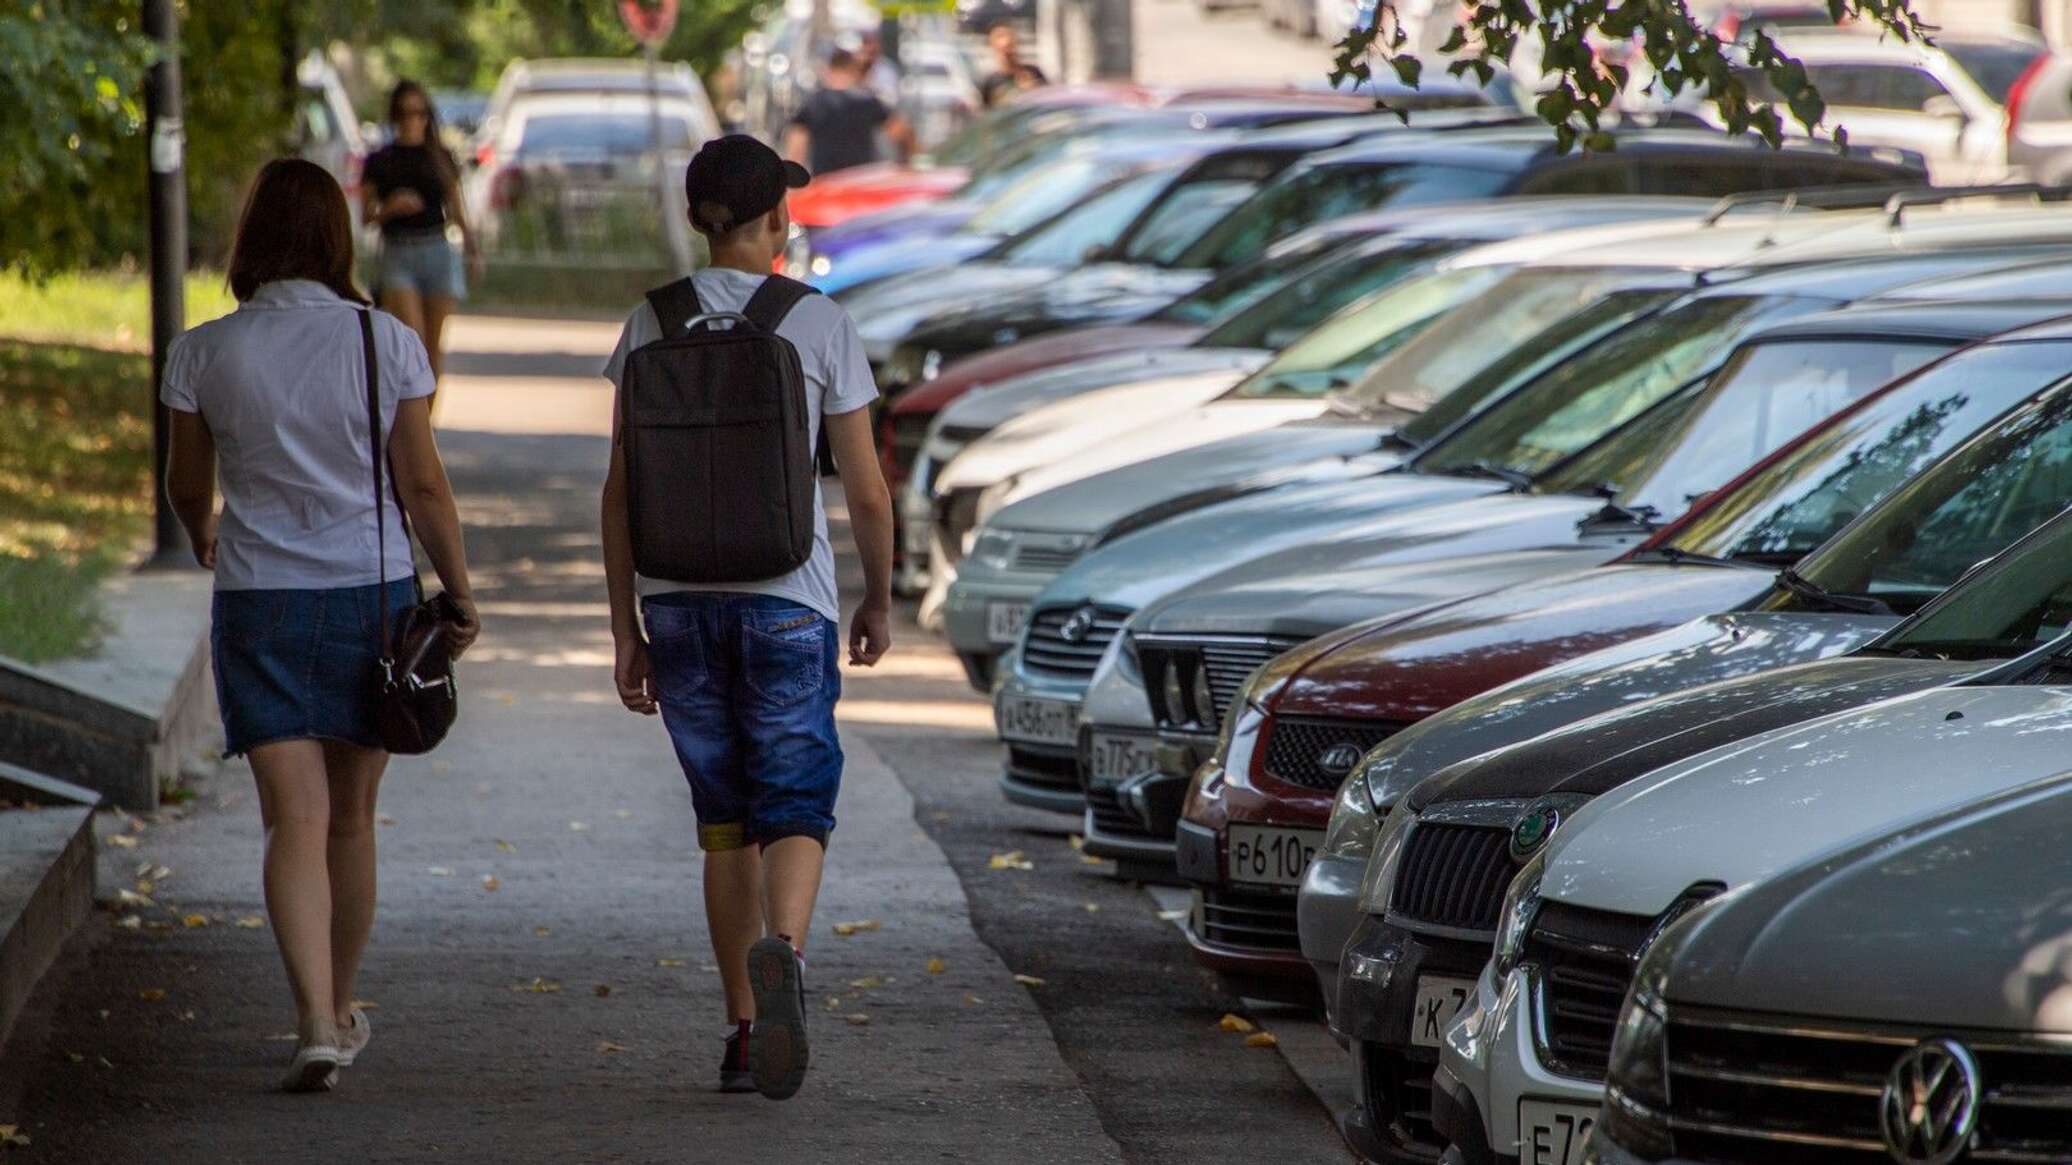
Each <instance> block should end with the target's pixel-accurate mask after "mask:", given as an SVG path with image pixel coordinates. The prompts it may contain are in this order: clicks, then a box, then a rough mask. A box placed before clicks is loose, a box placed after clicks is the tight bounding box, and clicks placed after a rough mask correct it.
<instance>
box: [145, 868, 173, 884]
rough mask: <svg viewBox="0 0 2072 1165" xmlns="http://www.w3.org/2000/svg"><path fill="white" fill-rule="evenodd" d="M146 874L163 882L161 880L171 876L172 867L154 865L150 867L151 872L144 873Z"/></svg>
mask: <svg viewBox="0 0 2072 1165" xmlns="http://www.w3.org/2000/svg"><path fill="white" fill-rule="evenodd" d="M146 876H147V877H151V878H155V879H157V880H158V881H161V882H163V881H165V880H166V879H167V878H170V877H172V876H173V870H172V867H170V866H154V867H152V870H151V873H150V874H148V875H146Z"/></svg>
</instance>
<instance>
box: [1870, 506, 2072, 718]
mask: <svg viewBox="0 0 2072 1165" xmlns="http://www.w3.org/2000/svg"><path fill="white" fill-rule="evenodd" d="M2068 564H2072V517H2068V516H2067V515H2063V514H2060V515H2059V516H2058V517H2057V518H2056V519H2054V520H2053V521H2051V522H2049V523H2047V524H2045V525H2044V527H2043V528H2042V529H2041V530H2038V531H2036V532H2035V534H2034V535H2033V536H2031V537H2029V538H2026V539H2024V540H2023V541H2021V542H2019V543H2016V544H2015V545H2014V546H2013V547H2011V548H2010V549H2009V550H2008V551H2007V552H2006V553H2005V554H2003V555H2001V556H1999V557H1998V558H1995V559H1994V560H1993V561H1992V562H1991V563H1989V564H1987V565H1986V566H1984V567H1983V568H1982V569H1980V570H1977V571H1975V572H1973V573H1972V574H1969V575H1967V576H1965V577H1964V578H1962V579H1960V580H1959V581H1958V582H1957V584H1956V585H1955V586H1952V587H1951V588H1950V589H1949V590H1948V591H1946V592H1944V593H1943V595H1942V596H1941V597H1940V598H1938V599H1936V600H1935V601H1934V602H1932V603H1930V604H1928V605H1927V606H1926V607H1924V608H1922V609H1921V611H1920V613H1919V614H1918V615H1917V616H1915V617H1914V618H1913V619H1909V620H1908V621H1907V622H1905V623H1902V624H1900V625H1899V626H1898V627H1896V628H1894V629H1893V630H1892V631H1891V632H1889V633H1888V634H1886V635H1885V636H1884V637H1882V638H1881V639H1879V640H1878V641H1877V642H1876V643H1874V644H1872V645H1871V647H1870V650H1873V651H1877V652H1880V653H1886V654H1894V655H1909V656H1938V657H1941V658H1943V659H2007V658H2010V657H2012V656H2017V655H2020V654H2022V653H2023V652H2025V651H2028V650H2029V649H2030V648H2032V647H2035V646H2036V645H2037V644H2039V643H2042V642H2044V641H2045V640H2049V639H2056V638H2058V637H2059V636H2061V635H2063V634H2064V633H2065V632H2066V631H2067V630H2072V566H2068ZM2053 682H2060V683H2061V682H2063V681H2062V679H2059V680H2055V681H2053Z"/></svg>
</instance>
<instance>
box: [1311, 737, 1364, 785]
mask: <svg viewBox="0 0 2072 1165" xmlns="http://www.w3.org/2000/svg"><path fill="white" fill-rule="evenodd" d="M1359 763H1360V746H1359V745H1357V744H1354V743H1353V742H1351V741H1349V740H1341V741H1339V742H1338V743H1337V744H1334V745H1332V746H1331V747H1330V748H1327V749H1325V750H1324V751H1323V753H1322V754H1321V755H1320V756H1318V757H1317V768H1318V769H1319V770H1320V771H1322V772H1323V774H1324V775H1325V776H1327V777H1344V776H1346V775H1347V774H1348V773H1351V772H1352V771H1353V766H1354V765H1356V764H1359Z"/></svg>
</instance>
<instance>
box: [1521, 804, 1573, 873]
mask: <svg viewBox="0 0 2072 1165" xmlns="http://www.w3.org/2000/svg"><path fill="white" fill-rule="evenodd" d="M1560 825H1561V810H1559V809H1557V808H1555V807H1554V806H1552V805H1548V804H1544V803H1542V804H1538V805H1534V806H1532V807H1531V808H1530V809H1527V810H1526V811H1525V815H1524V816H1523V817H1520V818H1519V819H1518V823H1517V824H1516V825H1513V826H1512V827H1511V856H1512V857H1513V858H1515V859H1516V860H1518V861H1521V862H1522V861H1524V860H1525V859H1527V858H1529V857H1531V856H1532V855H1533V853H1534V851H1536V850H1538V849H1539V848H1540V847H1541V846H1543V845H1545V844H1547V839H1548V838H1550V837H1553V836H1554V831H1555V830H1556V829H1557V828H1559V827H1560Z"/></svg>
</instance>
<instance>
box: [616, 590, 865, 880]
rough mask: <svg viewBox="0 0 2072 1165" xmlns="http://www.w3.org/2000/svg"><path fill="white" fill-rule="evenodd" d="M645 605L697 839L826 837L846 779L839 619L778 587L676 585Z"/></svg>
mask: <svg viewBox="0 0 2072 1165" xmlns="http://www.w3.org/2000/svg"><path fill="white" fill-rule="evenodd" d="M642 606H643V610H644V614H645V618H646V623H647V636H648V661H649V663H650V664H651V665H652V668H653V672H654V683H655V696H656V699H657V702H659V703H660V704H661V706H662V723H663V725H664V726H665V727H667V728H668V729H669V740H670V743H671V744H673V745H674V746H675V748H676V759H677V760H678V761H679V762H680V763H681V764H682V765H683V773H684V777H685V779H686V780H688V781H689V782H690V785H691V806H692V808H693V809H694V810H695V811H696V812H697V814H698V847H699V848H700V849H704V850H730V849H740V848H742V847H743V846H749V845H768V844H770V843H771V842H774V841H777V840H779V839H782V838H786V837H810V838H813V839H815V840H817V841H819V842H820V843H821V844H822V845H825V844H827V835H828V833H829V832H830V831H831V830H833V829H834V827H835V794H836V793H837V792H838V791H839V790H840V789H841V784H842V743H841V740H840V738H838V737H837V736H836V735H835V700H836V699H837V698H838V697H839V696H840V695H841V694H842V673H841V670H840V668H839V667H838V666H837V657H836V648H837V646H838V640H839V639H840V635H839V634H838V633H837V629H836V627H835V624H834V623H833V622H831V621H829V620H828V618H827V617H826V616H824V615H822V614H820V613H819V612H817V611H815V610H813V609H812V608H810V607H802V606H800V605H799V604H797V603H794V602H792V601H791V600H789V599H781V598H777V597H775V596H771V595H747V594H723V593H716V592H705V591H696V592H691V591H684V592H672V593H669V594H662V595H655V596H652V597H650V598H649V599H648V600H647V601H646V602H645V603H644V604H643V605H642Z"/></svg>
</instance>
